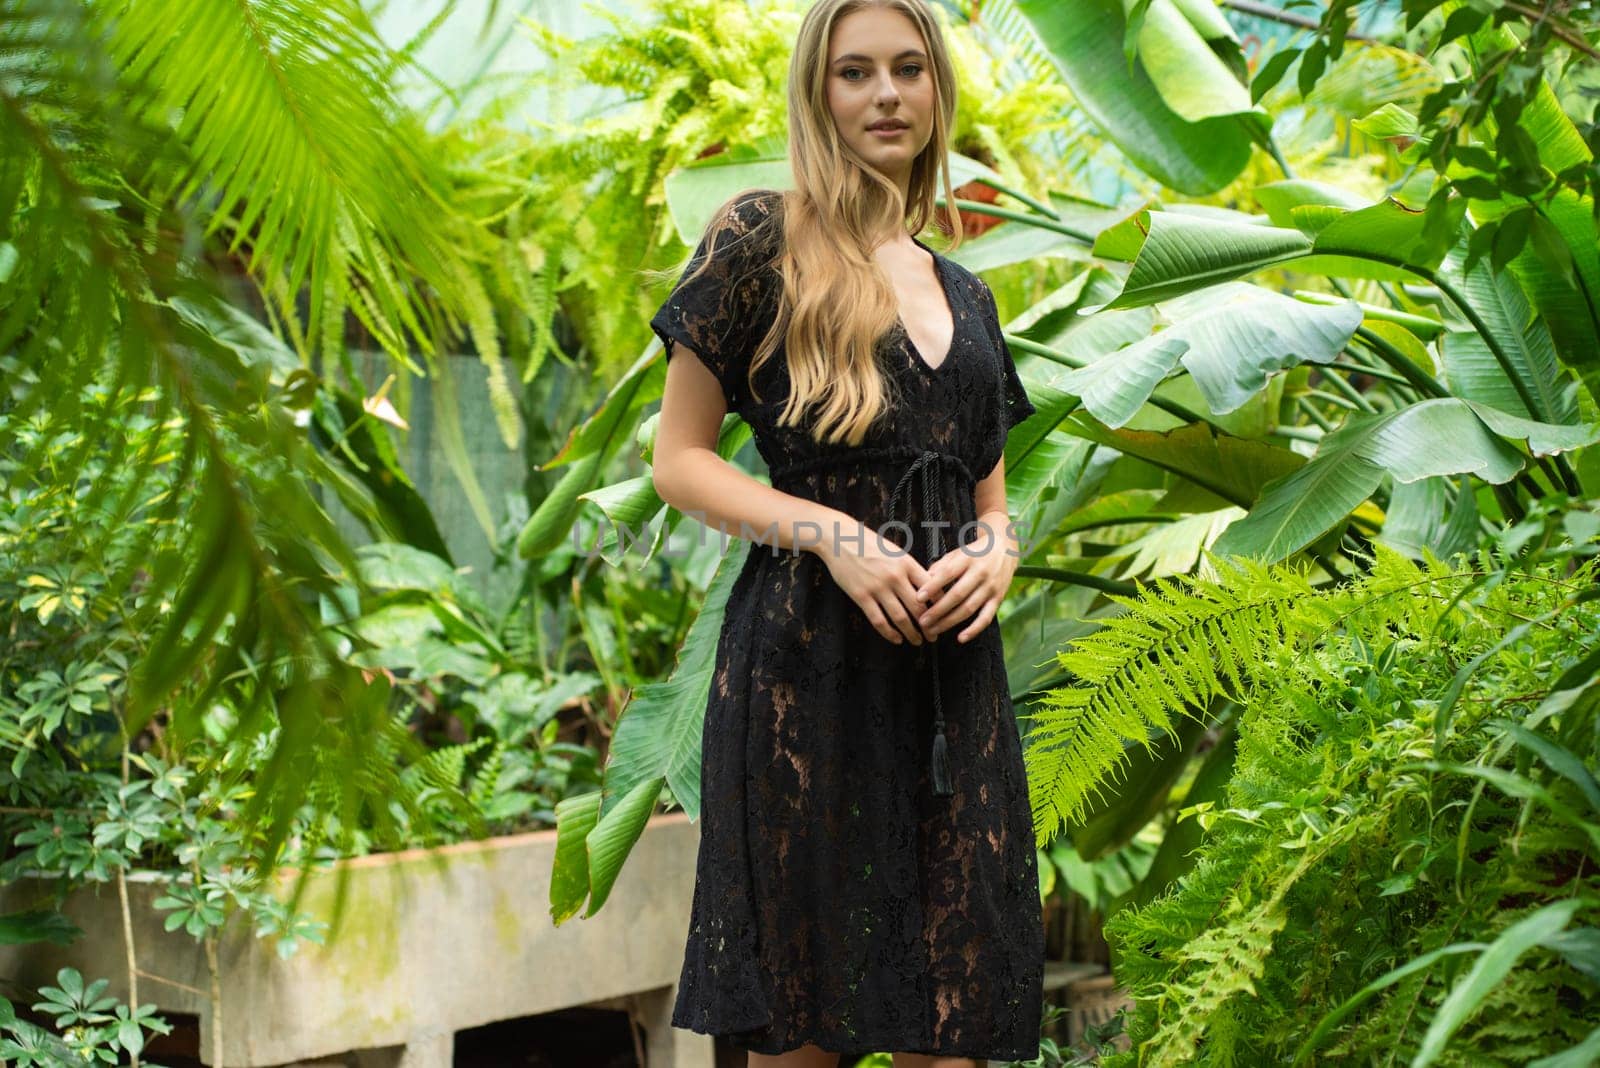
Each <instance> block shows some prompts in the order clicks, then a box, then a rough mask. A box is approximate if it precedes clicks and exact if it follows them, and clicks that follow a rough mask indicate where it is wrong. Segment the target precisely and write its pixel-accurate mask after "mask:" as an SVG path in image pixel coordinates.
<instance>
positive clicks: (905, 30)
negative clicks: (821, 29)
mask: <svg viewBox="0 0 1600 1068" xmlns="http://www.w3.org/2000/svg"><path fill="white" fill-rule="evenodd" d="M934 107H935V101H934V90H933V73H932V70H931V68H930V67H929V64H928V56H927V53H926V46H925V45H924V44H923V43H922V34H921V33H920V32H918V30H917V27H916V24H915V23H913V22H912V21H911V20H910V19H908V18H907V17H906V16H905V15H903V14H901V13H900V12H898V11H893V10H889V9H886V8H863V9H861V10H858V11H852V12H850V14H848V15H845V16H844V17H843V18H841V19H838V20H837V21H836V22H834V24H833V31H832V33H831V34H830V35H829V37H828V109H829V111H831V112H832V113H833V122H834V126H835V127H836V128H837V129H838V131H839V136H840V138H841V139H842V140H843V141H844V143H845V144H847V145H849V146H850V147H851V148H853V149H855V151H856V152H858V153H859V154H860V155H861V158H862V159H864V160H866V161H867V162H868V163H870V164H871V165H872V166H873V167H874V168H875V169H876V170H878V171H879V172H880V173H882V174H884V175H885V176H887V177H889V178H892V179H894V180H896V181H898V182H899V183H900V187H901V189H905V188H906V187H907V186H908V185H909V184H910V180H911V164H912V161H914V160H915V159H916V158H917V154H918V153H920V152H921V151H922V150H923V149H924V148H925V147H927V144H928V140H929V138H931V137H932V136H933V109H934Z"/></svg>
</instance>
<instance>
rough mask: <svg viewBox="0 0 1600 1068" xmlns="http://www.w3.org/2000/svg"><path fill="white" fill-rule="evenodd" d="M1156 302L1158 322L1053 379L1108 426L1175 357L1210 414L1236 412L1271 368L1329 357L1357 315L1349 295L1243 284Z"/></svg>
mask: <svg viewBox="0 0 1600 1068" xmlns="http://www.w3.org/2000/svg"><path fill="white" fill-rule="evenodd" d="M1159 308H1160V311H1161V312H1162V313H1163V315H1164V316H1165V317H1166V318H1167V320H1168V322H1167V324H1166V325H1165V328H1164V329H1161V330H1158V331H1157V332H1156V333H1154V334H1151V335H1150V336H1149V337H1146V338H1143V339H1141V340H1139V341H1136V342H1134V343H1133V344H1131V345H1128V346H1127V347H1125V348H1121V349H1117V350H1115V351H1112V352H1107V353H1105V354H1104V355H1103V356H1101V357H1100V358H1099V359H1098V360H1096V361H1095V362H1094V363H1091V364H1090V365H1089V366H1087V367H1084V368H1081V369H1079V370H1076V371H1072V372H1070V373H1068V374H1067V375H1065V376H1063V377H1062V378H1060V379H1058V380H1057V383H1056V384H1057V385H1058V386H1060V387H1061V388H1063V389H1066V390H1069V391H1073V392H1076V393H1078V394H1079V396H1080V397H1081V398H1082V400H1083V406H1084V407H1085V408H1087V409H1088V410H1089V411H1090V412H1092V413H1093V414H1094V415H1095V416H1096V417H1097V418H1099V419H1100V421H1101V422H1103V423H1105V424H1107V425H1108V426H1113V427H1119V426H1122V425H1123V424H1125V423H1127V422H1128V420H1130V419H1132V418H1133V416H1134V414H1135V413H1137V412H1138V411H1139V409H1140V408H1141V407H1143V406H1144V403H1145V402H1146V401H1147V400H1149V398H1150V394H1151V393H1152V392H1154V390H1155V387H1156V386H1157V385H1159V384H1160V383H1161V382H1162V381H1164V380H1165V379H1166V378H1167V377H1168V376H1169V375H1171V374H1172V373H1173V372H1174V371H1176V370H1177V367H1178V365H1179V364H1182V365H1183V367H1184V369H1185V370H1187V371H1188V372H1189V374H1190V375H1191V376H1193V378H1194V382H1195V385H1196V386H1198V387H1199V390H1200V393H1201V395H1202V396H1203V397H1204V398H1205V401H1206V404H1207V405H1208V406H1209V407H1210V409H1211V411H1212V413H1213V414H1216V415H1225V414H1227V413H1229V412H1233V411H1236V410H1237V409H1239V408H1240V407H1242V406H1243V405H1244V403H1245V402H1246V401H1248V400H1249V399H1250V398H1251V397H1253V396H1255V395H1256V394H1257V393H1259V392H1260V391H1261V389H1262V388H1263V387H1265V386H1266V384H1267V378H1268V376H1269V375H1271V374H1273V373H1274V372H1277V371H1282V370H1286V369H1287V368H1289V367H1293V366H1295V365H1297V364H1299V363H1301V362H1302V361H1306V362H1310V363H1318V364H1327V363H1332V362H1333V361H1334V359H1336V358H1337V357H1338V356H1339V354H1340V353H1341V352H1343V351H1344V346H1345V345H1346V344H1347V343H1348V342H1349V340H1350V338H1351V336H1352V335H1353V334H1354V333H1355V331H1356V328H1357V327H1359V326H1360V325H1361V320H1362V313H1361V308H1360V306H1359V305H1357V304H1356V303H1355V302H1354V301H1345V302H1343V303H1341V304H1336V305H1315V304H1307V303H1304V302H1301V301H1298V300H1294V299H1292V298H1290V297H1285V296H1281V295H1279V294H1277V293H1273V292H1271V291H1270V290H1265V289H1261V288H1259V287H1257V286H1252V285H1247V284H1244V283H1228V284H1225V285H1221V286H1215V287H1212V288H1209V289H1205V290H1201V291H1198V292H1196V293H1189V294H1182V295H1179V296H1177V297H1175V298H1174V299H1172V300H1171V301H1167V302H1165V303H1163V304H1161V305H1159Z"/></svg>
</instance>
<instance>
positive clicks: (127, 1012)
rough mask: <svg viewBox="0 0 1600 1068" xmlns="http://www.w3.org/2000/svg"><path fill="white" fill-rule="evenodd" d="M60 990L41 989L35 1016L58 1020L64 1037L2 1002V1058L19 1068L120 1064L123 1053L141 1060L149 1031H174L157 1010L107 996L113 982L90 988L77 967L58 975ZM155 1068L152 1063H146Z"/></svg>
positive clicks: (93, 984) (104, 981)
mask: <svg viewBox="0 0 1600 1068" xmlns="http://www.w3.org/2000/svg"><path fill="white" fill-rule="evenodd" d="M56 983H57V985H56V986H46V987H41V988H40V989H39V996H40V998H41V1000H40V1001H39V1002H38V1003H37V1004H35V1005H34V1006H33V1010H34V1011H35V1012H39V1013H43V1014H45V1015H47V1016H51V1017H54V1022H55V1027H56V1029H57V1031H59V1032H60V1034H59V1036H57V1035H53V1034H51V1033H50V1032H49V1031H46V1030H45V1029H44V1028H42V1027H39V1026H37V1025H35V1024H31V1023H28V1022H27V1021H26V1020H19V1019H17V1015H16V1010H15V1008H14V1007H13V1006H12V1004H11V1002H9V1001H7V1000H6V999H5V998H0V1034H4V1036H5V1037H4V1038H0V1057H3V1058H5V1061H6V1063H7V1064H11V1065H15V1066H16V1068H30V1066H33V1065H37V1066H39V1068H58V1066H60V1065H63V1064H118V1063H120V1062H121V1055H122V1054H124V1053H127V1054H130V1055H131V1056H134V1057H137V1056H139V1054H140V1053H142V1052H143V1051H144V1044H145V1041H146V1032H148V1033H149V1034H156V1035H166V1034H171V1033H172V1026H171V1025H170V1024H168V1023H167V1022H166V1021H165V1020H163V1019H162V1018H161V1017H159V1016H157V1015H155V1007H154V1006H152V1005H141V1006H139V1007H138V1008H132V1007H130V1006H127V1005H124V1004H121V1003H120V1002H119V1001H118V1000H117V999H116V998H114V997H108V996H106V994H105V989H106V987H107V986H108V985H109V983H108V982H107V981H106V980H105V979H96V980H95V981H94V982H92V983H87V984H85V983H84V981H83V976H82V975H80V974H79V973H78V971H77V969H75V968H62V969H61V970H60V971H59V972H57V973H56ZM142 1063H144V1064H146V1065H149V1068H156V1066H155V1065H151V1064H150V1062H149V1061H144V1062H142Z"/></svg>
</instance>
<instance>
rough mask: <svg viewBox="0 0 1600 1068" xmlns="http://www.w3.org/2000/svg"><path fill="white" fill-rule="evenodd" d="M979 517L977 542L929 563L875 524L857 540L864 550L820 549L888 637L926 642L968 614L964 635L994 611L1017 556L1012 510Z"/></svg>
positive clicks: (974, 633)
mask: <svg viewBox="0 0 1600 1068" xmlns="http://www.w3.org/2000/svg"><path fill="white" fill-rule="evenodd" d="M977 522H978V524H979V526H978V529H979V534H978V537H977V538H976V539H975V540H974V541H973V542H972V543H971V544H969V545H966V546H961V545H956V546H953V547H951V548H950V549H948V550H946V552H945V554H944V555H943V556H941V557H940V558H939V559H937V560H935V561H934V562H933V563H932V564H931V565H929V566H928V567H926V568H925V567H923V566H922V565H921V564H920V563H918V562H917V560H916V558H915V557H914V556H912V555H911V553H909V552H907V551H906V550H905V549H902V548H900V547H899V546H897V545H895V544H893V543H892V542H889V541H888V540H887V539H885V538H884V537H883V536H882V535H881V534H878V533H877V532H876V531H873V530H865V531H864V533H865V536H864V537H862V538H861V539H859V541H854V542H853V545H855V546H859V551H850V552H845V551H842V550H839V549H837V548H836V549H835V551H833V552H824V553H821V554H820V555H821V556H822V558H823V560H824V561H825V562H826V563H827V565H828V570H829V571H830V572H831V573H832V575H833V579H834V581H835V582H837V583H838V584H839V587H840V588H841V589H842V590H844V591H845V593H846V594H847V595H848V596H849V597H850V599H851V600H853V601H855V603H856V605H857V606H858V607H859V608H860V609H861V610H862V612H863V613H865V614H866V617H867V620H868V621H869V622H870V623H871V624H872V626H873V629H874V630H876V631H877V632H878V633H879V634H881V635H883V637H884V638H886V639H887V640H889V641H891V642H893V643H894V644H896V645H901V644H904V643H905V642H910V643H911V644H912V645H921V644H922V643H923V640H924V639H927V640H929V641H932V640H936V639H937V638H938V636H939V635H940V634H942V633H944V632H945V631H947V630H950V629H951V628H953V627H955V626H957V625H958V624H959V623H961V621H962V620H965V619H969V618H970V619H971V622H970V623H969V624H968V625H967V626H966V627H964V628H962V630H961V632H960V633H959V634H957V635H956V640H957V641H959V642H962V643H965V642H968V641H970V640H971V639H972V638H974V637H976V636H977V635H978V634H979V633H980V632H981V631H982V630H983V628H985V627H987V626H988V625H989V623H990V622H991V621H992V620H993V619H994V617H995V613H996V612H998V611H999V608H1000V600H1001V598H1003V597H1004V596H1005V594H1006V591H1007V590H1008V589H1009V588H1010V587H1011V578H1012V576H1013V575H1015V574H1016V570H1017V563H1018V556H1017V547H1016V545H1015V543H1014V542H1013V541H1012V539H1011V536H1010V534H1009V533H1008V532H1007V527H1008V522H1009V517H1008V516H1007V515H1006V513H1004V512H999V511H996V512H989V513H986V514H984V515H981V516H979V517H978V520H977Z"/></svg>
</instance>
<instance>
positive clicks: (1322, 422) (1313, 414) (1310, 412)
mask: <svg viewBox="0 0 1600 1068" xmlns="http://www.w3.org/2000/svg"><path fill="white" fill-rule="evenodd" d="M1295 403H1296V404H1298V405H1299V406H1300V410H1301V411H1302V412H1305V413H1306V415H1307V416H1309V417H1310V419H1311V421H1312V422H1313V423H1315V424H1317V425H1318V426H1320V427H1321V428H1322V429H1323V430H1325V431H1329V432H1331V431H1332V430H1333V424H1332V423H1330V422H1328V421H1327V420H1326V419H1324V418H1323V417H1322V413H1321V412H1319V411H1317V406H1316V405H1315V404H1312V403H1311V399H1310V398H1309V397H1306V396H1303V395H1302V396H1299V397H1296V398H1295Z"/></svg>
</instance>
